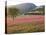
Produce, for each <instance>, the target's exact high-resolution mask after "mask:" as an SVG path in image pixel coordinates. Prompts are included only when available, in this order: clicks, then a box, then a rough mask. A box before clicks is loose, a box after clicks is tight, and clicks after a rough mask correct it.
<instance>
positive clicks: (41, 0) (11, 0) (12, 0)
mask: <svg viewBox="0 0 46 35" xmlns="http://www.w3.org/2000/svg"><path fill="white" fill-rule="evenodd" d="M22 3H34V4H35V5H37V6H40V5H45V0H7V5H8V6H9V5H17V4H22Z"/></svg>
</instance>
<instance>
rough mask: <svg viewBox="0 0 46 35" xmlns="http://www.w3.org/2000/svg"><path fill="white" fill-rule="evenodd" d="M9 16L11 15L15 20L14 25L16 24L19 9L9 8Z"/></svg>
mask: <svg viewBox="0 0 46 35" xmlns="http://www.w3.org/2000/svg"><path fill="white" fill-rule="evenodd" d="M8 14H9V15H10V16H12V18H13V23H14V17H16V16H18V15H19V9H17V8H9V9H8Z"/></svg>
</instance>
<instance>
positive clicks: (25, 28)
mask: <svg viewBox="0 0 46 35" xmlns="http://www.w3.org/2000/svg"><path fill="white" fill-rule="evenodd" d="M29 32H44V24H43V23H41V24H40V23H39V24H38V23H34V24H33V23H19V24H14V25H11V26H7V33H29Z"/></svg>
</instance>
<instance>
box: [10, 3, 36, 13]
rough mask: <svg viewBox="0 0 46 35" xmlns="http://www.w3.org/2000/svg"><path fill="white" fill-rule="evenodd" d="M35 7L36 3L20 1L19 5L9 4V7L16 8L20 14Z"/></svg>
mask: <svg viewBox="0 0 46 35" xmlns="http://www.w3.org/2000/svg"><path fill="white" fill-rule="evenodd" d="M35 7H36V5H35V4H33V3H22V4H19V5H15V6H14V5H13V6H11V8H18V9H19V11H20V13H21V14H24V13H26V12H29V11H31V10H32V9H34V8H35Z"/></svg>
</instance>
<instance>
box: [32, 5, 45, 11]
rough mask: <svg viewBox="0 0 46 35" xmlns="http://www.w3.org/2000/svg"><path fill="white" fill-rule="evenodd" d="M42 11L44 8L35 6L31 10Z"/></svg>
mask: <svg viewBox="0 0 46 35" xmlns="http://www.w3.org/2000/svg"><path fill="white" fill-rule="evenodd" d="M36 10H37V11H44V10H45V6H44V5H42V6H37V7H36V8H34V9H32V11H36Z"/></svg>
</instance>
